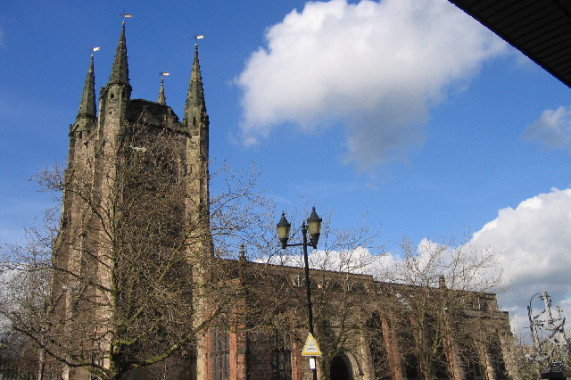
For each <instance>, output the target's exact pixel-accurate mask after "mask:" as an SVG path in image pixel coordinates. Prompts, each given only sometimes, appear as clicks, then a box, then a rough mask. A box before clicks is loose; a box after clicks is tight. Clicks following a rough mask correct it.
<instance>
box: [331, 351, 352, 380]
mask: <svg viewBox="0 0 571 380" xmlns="http://www.w3.org/2000/svg"><path fill="white" fill-rule="evenodd" d="M329 378H330V379H331V380H353V371H352V370H351V363H349V360H348V359H347V357H346V356H345V355H336V356H335V357H333V359H332V360H331V364H330V366H329Z"/></svg>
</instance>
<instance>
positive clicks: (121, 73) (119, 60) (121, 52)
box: [109, 21, 129, 84]
mask: <svg viewBox="0 0 571 380" xmlns="http://www.w3.org/2000/svg"><path fill="white" fill-rule="evenodd" d="M109 83H117V84H128V83H129V67H128V65H127V42H126V40H125V21H123V24H122V26H121V36H120V37H119V43H118V44H117V50H116V52H115V60H114V61H113V67H112V69H111V75H110V76H109Z"/></svg>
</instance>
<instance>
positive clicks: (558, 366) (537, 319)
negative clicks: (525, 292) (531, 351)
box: [527, 290, 571, 373]
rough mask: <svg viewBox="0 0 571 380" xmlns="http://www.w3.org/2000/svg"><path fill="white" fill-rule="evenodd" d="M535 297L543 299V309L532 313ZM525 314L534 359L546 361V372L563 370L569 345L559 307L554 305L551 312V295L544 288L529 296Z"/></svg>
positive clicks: (563, 318)
mask: <svg viewBox="0 0 571 380" xmlns="http://www.w3.org/2000/svg"><path fill="white" fill-rule="evenodd" d="M536 297H538V299H540V300H542V301H543V304H544V309H543V310H542V311H541V312H539V313H537V314H535V315H534V312H533V301H534V299H535V298H536ZM527 315H528V318H529V328H530V330H531V338H532V340H533V346H534V347H535V351H536V354H535V357H534V359H535V360H536V361H538V362H542V363H547V370H546V372H547V373H553V372H562V371H564V370H565V363H566V362H567V359H568V355H569V349H570V348H571V346H570V342H569V341H568V340H567V337H566V336H565V317H564V316H563V312H562V310H561V307H560V306H559V305H555V313H554V312H552V310H551V296H550V295H549V294H548V293H547V291H545V290H544V291H542V292H541V293H536V294H534V295H533V296H532V297H531V299H530V301H529V306H528V307H527Z"/></svg>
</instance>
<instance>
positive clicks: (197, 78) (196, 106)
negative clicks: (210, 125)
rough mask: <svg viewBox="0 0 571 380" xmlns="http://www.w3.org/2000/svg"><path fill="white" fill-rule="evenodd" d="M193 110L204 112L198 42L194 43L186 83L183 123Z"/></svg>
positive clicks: (188, 118)
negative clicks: (192, 59) (188, 76)
mask: <svg viewBox="0 0 571 380" xmlns="http://www.w3.org/2000/svg"><path fill="white" fill-rule="evenodd" d="M193 110H194V111H195V112H196V111H198V112H199V113H206V102H205V101H204V88H203V86H202V75H201V73H200V62H199V60H198V44H195V45H194V62H193V63H192V72H191V73H190V83H189V85H188V93H187V95H186V104H185V106H184V121H183V122H184V123H185V124H187V123H188V122H190V121H191V120H192V118H191V116H192V115H191V114H192V113H193Z"/></svg>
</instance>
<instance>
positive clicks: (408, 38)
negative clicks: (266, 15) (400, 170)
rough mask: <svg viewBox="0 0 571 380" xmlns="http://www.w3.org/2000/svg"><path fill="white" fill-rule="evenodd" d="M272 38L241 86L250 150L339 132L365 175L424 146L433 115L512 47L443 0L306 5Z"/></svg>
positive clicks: (250, 65) (276, 28)
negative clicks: (283, 138) (337, 128)
mask: <svg viewBox="0 0 571 380" xmlns="http://www.w3.org/2000/svg"><path fill="white" fill-rule="evenodd" d="M265 37H266V42H267V46H265V47H261V48H259V49H258V50H257V51H255V52H254V53H253V54H252V55H251V56H250V58H249V60H248V61H247V63H246V66H245V68H244V70H243V71H242V73H241V74H240V75H239V76H238V77H237V79H236V83H237V84H238V86H239V87H240V88H241V90H242V107H243V117H242V123H241V132H242V137H243V140H244V142H245V143H246V144H254V143H256V142H258V141H259V140H260V139H261V138H264V137H267V136H268V135H269V133H270V132H271V131H272V130H273V129H275V128H278V127H280V128H291V127H292V126H296V127H297V128H299V129H300V130H301V131H303V132H312V131H314V130H316V129H319V128H324V127H328V126H332V125H339V124H341V125H343V126H344V128H345V131H346V136H347V137H346V143H345V144H346V149H347V156H346V157H347V160H348V161H350V162H352V163H354V164H356V165H357V166H359V167H361V168H365V169H368V168H371V167H374V166H376V165H378V164H379V163H383V162H386V161H388V160H390V159H394V158H399V157H402V156H403V155H404V154H406V151H407V150H408V149H410V148H411V147H414V146H417V145H418V144H419V143H421V142H422V141H423V129H422V124H423V122H424V121H425V120H426V118H427V117H428V111H429V108H430V107H431V106H433V105H435V104H437V103H438V102H439V101H441V100H442V99H443V98H444V97H445V96H446V93H447V91H449V90H450V89H451V88H452V87H454V86H456V85H458V84H462V85H465V84H466V83H467V82H468V81H469V79H470V78H471V77H473V76H474V75H475V74H476V73H477V72H478V70H479V68H480V67H481V65H482V63H483V62H484V61H485V60H487V59H489V58H491V57H493V56H495V55H497V54H499V53H500V52H502V51H503V50H504V47H505V44H504V43H503V42H502V41H501V40H499V39H498V38H497V37H494V36H493V35H492V34H491V33H490V32H488V31H487V30H486V29H485V28H484V27H482V26H481V25H480V24H478V23H477V22H475V21H474V20H472V19H470V18H469V17H468V16H466V15H465V14H463V13H462V12H461V11H460V10H458V9H457V8H456V7H454V6H452V5H451V4H449V3H448V2H447V1H445V0H424V1H413V0H384V1H381V2H375V1H369V0H361V1H360V2H359V3H356V4H348V3H347V1H346V0H331V1H328V2H308V3H306V5H305V7H304V8H303V10H302V11H301V12H298V11H297V10H294V11H292V12H291V13H289V14H288V15H287V16H286V17H285V18H284V19H283V21H282V22H280V23H278V24H276V25H273V26H272V27H270V28H268V30H267V32H266V36H265Z"/></svg>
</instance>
